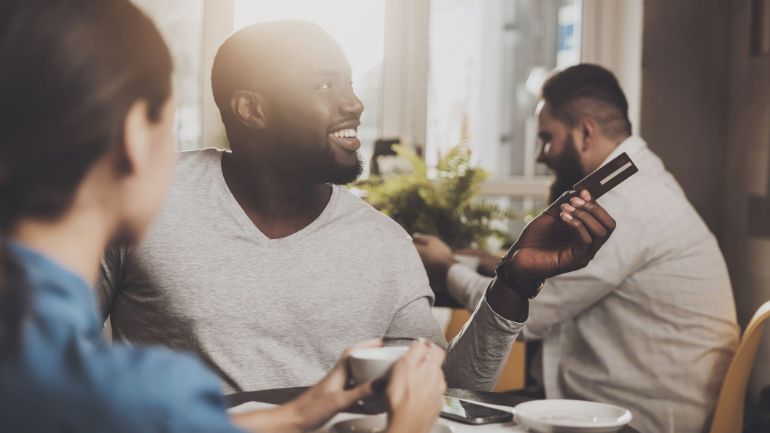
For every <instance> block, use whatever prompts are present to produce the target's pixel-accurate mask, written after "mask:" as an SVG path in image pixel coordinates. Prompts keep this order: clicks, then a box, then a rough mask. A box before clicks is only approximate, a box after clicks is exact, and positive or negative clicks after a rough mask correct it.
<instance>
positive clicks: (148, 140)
mask: <svg viewBox="0 0 770 433" xmlns="http://www.w3.org/2000/svg"><path fill="white" fill-rule="evenodd" d="M152 148H153V141H152V124H151V121H150V117H149V104H148V103H147V101H146V100H144V99H139V100H137V101H136V102H134V103H133V104H132V105H131V108H129V110H128V113H127V114H126V120H125V122H124V124H123V143H122V145H121V146H120V147H119V148H118V152H117V154H116V158H117V166H118V169H119V170H120V171H121V172H122V174H133V173H135V172H137V171H139V169H140V168H141V167H143V166H144V164H146V162H147V161H148V160H149V159H150V158H151V157H152V150H153V149H152Z"/></svg>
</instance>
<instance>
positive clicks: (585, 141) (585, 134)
mask: <svg viewBox="0 0 770 433" xmlns="http://www.w3.org/2000/svg"><path fill="white" fill-rule="evenodd" d="M580 129H581V132H582V134H581V137H580V138H581V140H580V142H579V143H580V148H581V150H582V151H583V152H585V151H586V150H588V148H589V147H590V146H591V145H593V144H595V143H596V140H597V138H598V134H599V125H597V124H596V122H595V121H594V120H593V119H591V118H590V117H584V118H583V120H582V121H581V122H580Z"/></svg>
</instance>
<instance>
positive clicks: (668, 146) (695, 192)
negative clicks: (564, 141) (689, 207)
mask: <svg viewBox="0 0 770 433" xmlns="http://www.w3.org/2000/svg"><path fill="white" fill-rule="evenodd" d="M727 6H728V2H725V1H724V0H677V1H667V0H646V1H645V2H644V8H645V10H644V40H643V47H644V48H643V53H642V113H641V123H642V129H641V135H642V137H643V138H644V139H646V140H647V142H648V143H649V145H650V148H651V149H652V150H653V151H655V152H656V153H657V154H658V155H659V156H660V157H661V158H662V159H663V161H664V162H665V163H666V166H667V167H668V169H669V171H671V172H672V173H673V174H674V176H676V178H677V179H678V180H679V182H680V183H681V185H682V187H683V188H684V190H685V192H686V193H687V196H688V197H689V199H690V201H691V202H692V203H693V205H694V206H695V208H696V209H698V211H699V212H700V214H701V216H702V217H703V219H704V220H705V221H706V224H708V226H709V227H710V228H711V230H712V231H713V232H714V233H715V234H717V236H718V237H721V232H722V228H723V212H722V204H723V202H724V194H725V190H724V186H723V184H724V183H723V179H724V145H725V137H726V129H727V128H726V122H725V119H726V114H727V109H726V106H725V102H726V100H727V85H726V83H727V67H726V60H727V42H726V41H727V40H728V38H729V29H728V27H729V22H728V20H727V19H726V16H727V15H728V14H727V12H728V8H727ZM637 131H638V130H637Z"/></svg>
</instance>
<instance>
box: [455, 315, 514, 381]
mask: <svg viewBox="0 0 770 433" xmlns="http://www.w3.org/2000/svg"><path fill="white" fill-rule="evenodd" d="M470 317H471V313H470V312H469V311H468V310H465V309H453V310H452V315H451V317H450V318H449V324H448V325H447V328H446V332H445V336H446V339H447V341H451V340H452V338H454V337H455V335H457V334H459V333H460V331H461V330H462V329H463V326H465V322H467V321H468V319H470ZM524 348H525V345H524V343H522V342H520V341H517V342H516V343H514V344H513V347H512V348H511V353H510V355H508V361H507V362H506V364H505V367H504V368H503V372H502V374H500V378H499V379H497V384H496V385H495V389H494V390H495V391H511V390H514V389H522V388H524V381H525V375H526V370H525V368H524V367H525V364H526V359H525V353H526V352H525V350H524Z"/></svg>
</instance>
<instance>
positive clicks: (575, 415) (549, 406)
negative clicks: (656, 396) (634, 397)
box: [513, 400, 632, 433]
mask: <svg viewBox="0 0 770 433" xmlns="http://www.w3.org/2000/svg"><path fill="white" fill-rule="evenodd" d="M513 414H514V417H515V418H514V419H515V421H516V423H518V424H521V425H522V426H524V427H527V428H529V429H531V430H534V431H537V432H542V433H585V432H592V433H613V432H616V431H618V430H620V429H621V428H622V427H623V426H624V425H626V424H628V423H629V422H631V418H632V416H631V412H629V411H628V410H627V409H623V408H622V407H619V406H613V405H611V404H604V403H595V402H591V401H582V400H535V401H528V402H526V403H521V404H519V405H518V406H516V407H515V408H514V410H513Z"/></svg>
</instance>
